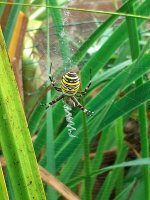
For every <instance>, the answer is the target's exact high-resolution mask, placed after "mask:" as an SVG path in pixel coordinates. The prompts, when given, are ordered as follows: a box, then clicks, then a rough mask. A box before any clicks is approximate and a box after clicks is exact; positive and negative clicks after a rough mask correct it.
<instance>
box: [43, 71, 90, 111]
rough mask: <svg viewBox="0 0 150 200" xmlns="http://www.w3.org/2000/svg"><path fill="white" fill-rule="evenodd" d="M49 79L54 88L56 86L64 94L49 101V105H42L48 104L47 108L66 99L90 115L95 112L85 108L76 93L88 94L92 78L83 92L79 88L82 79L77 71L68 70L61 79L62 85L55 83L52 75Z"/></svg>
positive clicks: (68, 102) (71, 104) (80, 94)
mask: <svg viewBox="0 0 150 200" xmlns="http://www.w3.org/2000/svg"><path fill="white" fill-rule="evenodd" d="M49 79H50V81H51V83H52V85H53V88H55V90H57V91H58V92H61V93H62V94H61V95H60V96H59V97H57V98H56V99H54V100H53V101H51V102H49V103H48V105H47V104H42V105H46V109H48V108H49V107H50V106H51V105H53V104H55V103H56V102H57V101H59V100H61V99H64V101H65V102H66V103H67V104H69V105H70V106H71V107H75V106H77V107H78V108H80V109H81V110H82V111H83V112H84V113H86V114H88V115H92V114H93V112H91V111H89V110H87V109H86V108H84V107H83V106H82V105H81V104H80V103H79V101H78V100H77V99H76V97H75V96H76V95H78V96H82V95H85V94H86V92H87V90H88V89H89V87H90V85H91V80H90V82H89V84H88V86H87V88H85V90H84V91H83V92H79V91H78V90H79V87H80V79H79V77H78V75H77V73H75V72H67V73H66V74H65V75H63V77H62V79H61V87H57V86H56V85H55V81H54V80H53V77H52V76H51V75H50V76H49Z"/></svg>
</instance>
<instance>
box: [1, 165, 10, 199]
mask: <svg viewBox="0 0 150 200" xmlns="http://www.w3.org/2000/svg"><path fill="white" fill-rule="evenodd" d="M0 197H1V199H3V200H9V197H8V192H7V188H6V184H5V179H4V174H3V171H2V167H1V164H0Z"/></svg>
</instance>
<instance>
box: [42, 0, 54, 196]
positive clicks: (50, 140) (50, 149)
mask: <svg viewBox="0 0 150 200" xmlns="http://www.w3.org/2000/svg"><path fill="white" fill-rule="evenodd" d="M49 4H50V1H49V0H46V5H47V6H48V5H49ZM49 16H50V9H49V8H48V7H47V9H46V17H47V66H48V72H49V70H50V66H51V61H50V28H49V25H50V19H49ZM51 99H52V98H51V91H49V92H48V93H47V103H48V102H50V101H51ZM52 114H53V113H52V109H49V110H48V113H47V119H46V152H45V154H46V169H47V170H48V171H49V172H51V173H52V174H53V175H55V174H56V169H55V153H54V137H53V133H54V130H53V116H52ZM51 199H53V200H55V199H56V192H55V190H54V189H52V188H50V187H49V186H48V187H47V200H51Z"/></svg>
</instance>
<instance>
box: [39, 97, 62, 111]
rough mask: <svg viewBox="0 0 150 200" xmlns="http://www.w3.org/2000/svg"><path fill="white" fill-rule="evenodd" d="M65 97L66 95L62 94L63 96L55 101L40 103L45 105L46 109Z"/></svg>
mask: <svg viewBox="0 0 150 200" xmlns="http://www.w3.org/2000/svg"><path fill="white" fill-rule="evenodd" d="M63 98H64V95H63V94H62V95H61V96H59V97H57V98H56V99H54V100H53V101H51V102H49V103H48V104H47V103H43V104H40V105H41V106H45V107H46V109H48V108H49V107H50V106H52V105H54V104H55V103H56V102H58V101H59V100H61V99H63Z"/></svg>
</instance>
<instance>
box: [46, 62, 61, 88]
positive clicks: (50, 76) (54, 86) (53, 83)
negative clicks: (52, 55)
mask: <svg viewBox="0 0 150 200" xmlns="http://www.w3.org/2000/svg"><path fill="white" fill-rule="evenodd" d="M51 69H52V63H51V67H50V75H49V79H50V81H51V83H52V85H53V88H54V89H55V90H57V91H58V92H61V91H62V90H61V88H59V87H57V86H56V85H55V81H54V80H53V77H52V74H51Z"/></svg>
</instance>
